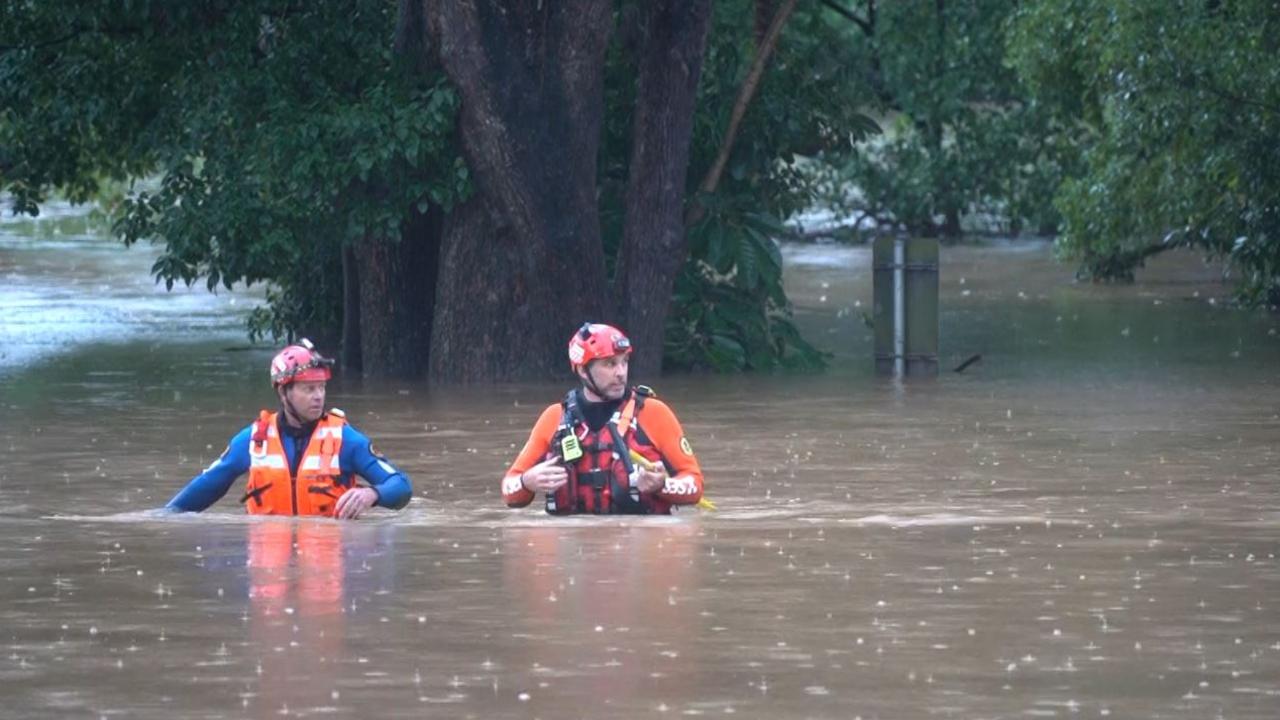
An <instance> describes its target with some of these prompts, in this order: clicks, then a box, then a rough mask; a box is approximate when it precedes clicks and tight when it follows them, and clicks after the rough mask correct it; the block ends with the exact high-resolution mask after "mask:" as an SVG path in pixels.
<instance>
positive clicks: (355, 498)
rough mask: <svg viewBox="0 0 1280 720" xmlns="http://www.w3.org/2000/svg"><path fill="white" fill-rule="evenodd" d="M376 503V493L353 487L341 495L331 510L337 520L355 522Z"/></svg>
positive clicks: (375, 491)
mask: <svg viewBox="0 0 1280 720" xmlns="http://www.w3.org/2000/svg"><path fill="white" fill-rule="evenodd" d="M376 502H378V491H377V490H374V489H373V488H369V487H353V488H351V489H350V490H348V491H346V492H344V493H342V497H340V498H338V504H337V506H335V507H334V508H333V516H334V517H336V518H338V519H339V520H355V519H356V518H358V517H360V514H361V513H363V512H364V511H365V510H368V509H369V508H371V507H373V504H374V503H376Z"/></svg>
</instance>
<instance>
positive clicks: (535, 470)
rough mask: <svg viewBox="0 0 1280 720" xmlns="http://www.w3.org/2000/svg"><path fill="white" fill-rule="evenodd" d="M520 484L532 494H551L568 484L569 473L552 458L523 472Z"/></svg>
mask: <svg viewBox="0 0 1280 720" xmlns="http://www.w3.org/2000/svg"><path fill="white" fill-rule="evenodd" d="M520 482H521V483H523V484H524V486H525V488H527V489H529V490H532V491H534V492H544V493H553V492H555V491H557V490H559V489H560V488H561V487H564V484H565V483H567V482H569V473H568V472H567V471H566V470H565V469H564V467H562V466H561V465H560V461H559V460H558V459H556V458H552V459H550V460H544V461H542V462H540V463H538V464H537V465H534V466H533V467H531V468H529V469H528V470H525V471H524V474H523V475H521V476H520Z"/></svg>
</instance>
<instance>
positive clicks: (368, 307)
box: [356, 211, 441, 378]
mask: <svg viewBox="0 0 1280 720" xmlns="http://www.w3.org/2000/svg"><path fill="white" fill-rule="evenodd" d="M440 235H441V222H440V218H439V213H438V212H430V213H428V214H427V215H421V214H419V213H417V212H416V211H415V212H412V213H411V214H410V218H409V220H407V221H406V222H405V224H404V227H403V228H402V229H401V235H400V238H398V239H395V238H392V239H384V238H369V239H366V240H365V242H363V243H361V245H360V248H359V250H358V251H357V252H356V264H357V266H358V275H359V287H360V359H361V361H362V365H363V369H364V374H365V375H370V376H376V377H402V378H416V377H420V376H421V375H422V374H423V373H424V372H425V371H426V369H427V361H428V357H429V355H430V350H431V329H432V314H433V311H434V309H435V289H436V288H435V286H436V279H437V275H438V266H439V257H440Z"/></svg>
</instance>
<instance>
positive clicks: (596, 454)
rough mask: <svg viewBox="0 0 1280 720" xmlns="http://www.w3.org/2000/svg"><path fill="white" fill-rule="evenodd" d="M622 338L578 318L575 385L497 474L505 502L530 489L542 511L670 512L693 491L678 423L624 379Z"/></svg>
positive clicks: (694, 470) (521, 498)
mask: <svg viewBox="0 0 1280 720" xmlns="http://www.w3.org/2000/svg"><path fill="white" fill-rule="evenodd" d="M630 356H631V341H630V340H628V339H627V336H626V335H624V334H623V333H622V331H621V330H619V329H617V328H615V327H612V326H610V325H603V324H594V323H587V324H585V325H583V326H582V327H581V328H580V329H579V330H578V331H577V332H575V333H574V334H573V337H572V338H570V339H569V366H570V368H572V370H573V372H574V374H576V375H577V376H578V379H579V380H580V381H581V382H582V386H581V387H578V388H575V389H573V390H570V391H569V393H568V394H567V395H566V396H565V398H564V400H563V401H561V402H559V403H556V404H554V405H551V406H550V407H548V408H547V409H546V410H544V411H543V412H542V415H541V416H539V417H538V421H537V423H536V424H535V425H534V427H533V432H532V433H531V434H530V435H529V441H528V442H526V443H525V445H524V449H522V450H521V451H520V454H519V455H518V456H517V457H516V460H515V462H514V463H512V465H511V467H510V469H508V470H507V473H506V475H505V476H504V477H503V478H502V498H503V500H505V501H506V503H507V506H508V507H513V508H518V507H524V506H526V505H528V504H529V503H530V502H532V501H533V499H534V497H535V496H536V495H537V494H538V493H542V494H543V495H544V496H545V497H546V508H547V512H549V513H552V514H555V515H567V514H570V513H600V514H606V513H608V514H612V513H622V514H663V515H665V514H669V513H670V512H671V508H672V506H674V505H693V504H696V503H697V502H698V500H699V499H701V498H702V469H701V468H700V467H699V466H698V459H697V458H696V457H694V454H693V449H692V448H691V447H690V446H689V441H688V440H687V439H686V438H685V436H684V430H682V429H681V427H680V421H679V420H677V419H676V416H675V413H673V412H672V411H671V408H669V407H667V405H666V403H664V402H662V401H661V400H659V399H658V398H657V397H655V396H654V394H653V391H652V390H650V389H649V388H646V387H644V386H637V387H630V386H628V385H627V365H628V362H629V359H630Z"/></svg>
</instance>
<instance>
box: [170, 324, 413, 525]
mask: <svg viewBox="0 0 1280 720" xmlns="http://www.w3.org/2000/svg"><path fill="white" fill-rule="evenodd" d="M332 365H333V361H332V360H329V359H328V358H325V357H322V356H321V355H320V353H318V352H316V351H315V348H314V347H313V346H312V345H311V342H310V341H308V340H306V339H303V340H302V341H301V342H300V344H298V345H290V346H289V347H286V348H285V349H283V350H281V351H280V352H279V353H277V354H276V356H275V358H274V359H272V361H271V385H272V387H273V388H275V391H276V396H277V398H278V399H279V401H280V411H279V412H274V413H272V412H267V411H266V410H263V411H262V412H261V413H259V415H258V419H257V420H255V421H254V422H253V423H251V424H250V425H249V427H247V428H245V429H244V430H241V431H240V432H239V434H237V435H236V436H235V437H234V438H232V439H231V442H230V443H229V444H228V445H227V449H226V450H224V451H223V452H222V456H221V457H219V458H218V459H217V460H215V461H214V463H213V464H212V465H210V466H209V467H208V469H206V470H205V471H204V472H203V473H201V474H200V475H198V476H196V477H195V478H194V479H192V480H191V482H189V483H187V486H186V487H184V488H183V489H182V491H181V492H179V493H178V494H177V495H176V496H174V498H173V499H172V500H170V501H169V504H168V505H167V506H166V509H168V510H171V511H176V512H201V511H203V510H205V509H206V508H208V507H209V506H210V505H212V504H214V503H215V502H217V501H218V500H219V499H221V498H222V496H223V495H225V494H226V493H227V490H229V489H230V488H231V485H232V483H234V482H235V480H236V478H238V477H240V476H241V475H243V474H245V473H246V472H247V473H249V482H248V485H247V486H246V489H245V493H244V495H243V497H241V498H240V502H242V503H243V504H244V506H245V509H246V510H247V511H248V512H249V513H250V514H262V515H313V516H324V517H336V518H341V519H355V518H357V517H360V515H361V514H363V513H364V512H365V511H366V510H368V509H369V508H370V507H373V506H374V505H380V506H382V507H385V508H390V509H392V510H397V509H399V508H402V507H404V506H405V505H406V504H408V502H409V496H410V494H411V492H412V488H411V486H410V485H409V478H407V477H405V475H404V473H402V472H400V471H399V470H397V469H396V468H394V467H393V466H392V465H391V463H389V462H387V460H386V459H385V458H383V457H382V456H381V455H379V454H377V453H376V452H374V450H373V448H372V445H371V444H370V442H369V438H367V437H365V436H364V435H363V434H362V433H361V432H360V431H358V430H356V429H355V428H354V427H352V426H351V425H349V424H348V423H347V421H346V417H345V416H344V415H343V413H342V411H341V410H337V409H332V410H329V411H328V412H325V409H324V400H325V383H326V382H327V381H328V380H329V378H330V376H331V375H330V371H329V368H330V366H332ZM355 476H359V477H360V478H363V479H364V481H365V482H366V483H367V485H362V484H357V483H356V481H355Z"/></svg>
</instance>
